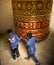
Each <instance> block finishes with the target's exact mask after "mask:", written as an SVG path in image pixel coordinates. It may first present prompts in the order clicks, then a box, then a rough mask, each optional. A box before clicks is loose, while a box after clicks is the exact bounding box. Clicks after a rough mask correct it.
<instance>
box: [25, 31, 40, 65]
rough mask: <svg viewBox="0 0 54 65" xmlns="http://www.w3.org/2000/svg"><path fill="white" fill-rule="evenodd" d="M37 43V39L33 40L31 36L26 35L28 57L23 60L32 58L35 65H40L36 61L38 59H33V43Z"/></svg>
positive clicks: (29, 34)
mask: <svg viewBox="0 0 54 65" xmlns="http://www.w3.org/2000/svg"><path fill="white" fill-rule="evenodd" d="M37 41H38V38H35V37H33V36H32V34H31V33H30V32H29V33H27V41H26V46H27V49H28V57H26V58H25V59H28V60H29V59H30V57H32V59H33V60H34V61H35V62H36V65H40V62H39V61H38V59H37V58H36V57H35V54H34V53H35V51H36V47H35V43H36V42H37Z"/></svg>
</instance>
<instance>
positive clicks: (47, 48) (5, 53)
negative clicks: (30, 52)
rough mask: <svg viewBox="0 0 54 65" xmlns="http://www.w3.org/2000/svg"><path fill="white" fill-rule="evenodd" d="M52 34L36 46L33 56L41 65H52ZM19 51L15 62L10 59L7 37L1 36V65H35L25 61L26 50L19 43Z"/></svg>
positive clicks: (53, 41) (53, 51) (53, 53)
mask: <svg viewBox="0 0 54 65" xmlns="http://www.w3.org/2000/svg"><path fill="white" fill-rule="evenodd" d="M53 46H54V33H53V32H51V33H50V35H49V37H48V38H47V39H46V40H44V41H41V42H38V43H37V44H36V47H37V51H36V53H35V55H36V56H37V57H38V59H39V60H40V62H41V65H53V61H54V48H53ZM19 50H20V54H21V56H20V57H19V58H17V59H16V60H13V59H12V57H11V51H10V45H9V42H8V40H7V35H3V36H2V37H1V38H0V63H1V65H35V62H34V61H33V60H32V59H30V61H28V60H25V59H24V57H26V56H27V50H26V47H25V44H24V43H19Z"/></svg>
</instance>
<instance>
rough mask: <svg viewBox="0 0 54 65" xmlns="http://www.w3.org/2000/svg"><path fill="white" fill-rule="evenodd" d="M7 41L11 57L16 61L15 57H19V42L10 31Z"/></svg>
mask: <svg viewBox="0 0 54 65" xmlns="http://www.w3.org/2000/svg"><path fill="white" fill-rule="evenodd" d="M7 32H8V34H9V35H8V40H9V41H10V46H11V51H12V57H13V59H16V56H17V57H19V56H20V54H19V50H18V42H19V41H20V40H21V38H19V37H18V36H17V35H16V34H15V33H13V31H12V30H8V31H7Z"/></svg>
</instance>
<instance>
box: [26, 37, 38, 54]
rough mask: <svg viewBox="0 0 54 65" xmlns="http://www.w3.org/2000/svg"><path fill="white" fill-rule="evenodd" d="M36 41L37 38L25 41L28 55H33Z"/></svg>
mask: <svg viewBox="0 0 54 65" xmlns="http://www.w3.org/2000/svg"><path fill="white" fill-rule="evenodd" d="M37 41H38V38H35V37H32V38H30V39H28V40H27V41H26V46H27V47H28V52H29V54H34V52H35V51H36V47H35V43H36V42H37Z"/></svg>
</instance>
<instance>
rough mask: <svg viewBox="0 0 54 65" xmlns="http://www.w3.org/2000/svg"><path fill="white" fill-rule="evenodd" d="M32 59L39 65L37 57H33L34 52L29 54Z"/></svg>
mask: <svg viewBox="0 0 54 65" xmlns="http://www.w3.org/2000/svg"><path fill="white" fill-rule="evenodd" d="M31 57H32V59H33V60H34V61H35V62H36V64H37V65H40V63H39V61H38V59H37V57H35V54H31Z"/></svg>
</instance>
